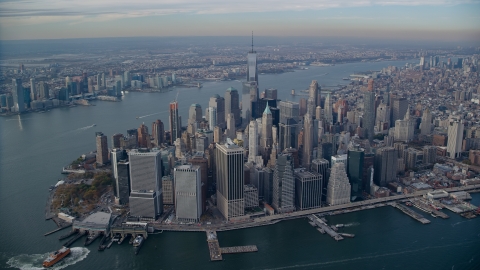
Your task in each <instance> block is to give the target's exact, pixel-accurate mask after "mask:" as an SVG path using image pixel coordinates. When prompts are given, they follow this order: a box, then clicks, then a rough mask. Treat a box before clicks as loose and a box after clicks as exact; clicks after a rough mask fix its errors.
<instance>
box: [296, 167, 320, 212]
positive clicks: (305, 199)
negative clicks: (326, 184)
mask: <svg viewBox="0 0 480 270" xmlns="http://www.w3.org/2000/svg"><path fill="white" fill-rule="evenodd" d="M294 175H295V201H296V206H297V210H300V211H301V210H307V209H312V208H318V207H321V206H322V189H323V187H322V182H323V179H322V176H321V175H320V174H318V173H313V172H309V171H307V170H305V169H304V168H298V169H295V170H294Z"/></svg>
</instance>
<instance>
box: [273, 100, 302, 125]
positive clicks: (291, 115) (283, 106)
mask: <svg viewBox="0 0 480 270" xmlns="http://www.w3.org/2000/svg"><path fill="white" fill-rule="evenodd" d="M278 106H279V109H280V123H283V124H286V123H287V119H294V120H295V122H298V120H299V117H300V105H299V104H298V103H297V102H293V101H288V100H287V101H280V102H279V104H278Z"/></svg>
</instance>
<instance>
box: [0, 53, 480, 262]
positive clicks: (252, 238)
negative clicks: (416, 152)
mask: <svg viewBox="0 0 480 270" xmlns="http://www.w3.org/2000/svg"><path fill="white" fill-rule="evenodd" d="M404 64H405V62H404V61H401V62H375V63H352V64H344V65H336V66H330V67H310V68H309V69H308V70H303V71H297V72H289V73H284V74H278V75H262V76H260V78H259V81H260V87H261V88H262V89H264V88H270V87H274V88H278V89H279V98H280V99H289V100H298V99H299V98H300V97H297V96H294V97H292V96H291V89H296V90H303V89H306V88H307V87H308V85H309V84H310V82H311V80H315V79H316V80H318V81H319V83H320V84H321V85H323V84H324V85H326V86H329V85H337V84H341V83H345V82H344V81H343V80H342V78H344V77H348V76H349V75H350V74H352V73H355V72H356V71H362V70H379V69H381V68H383V67H386V66H389V65H397V66H403V65H404ZM325 73H329V75H328V76H320V75H321V74H325ZM230 86H233V87H235V88H237V89H241V83H240V82H235V81H226V82H205V83H204V84H203V88H201V89H198V88H181V89H180V93H179V96H178V102H179V112H180V114H181V116H182V118H184V119H187V114H188V107H189V106H190V105H191V104H192V103H199V104H200V105H201V106H202V108H206V104H207V102H208V98H209V97H210V96H212V95H213V94H220V95H223V93H224V92H225V90H226V89H227V88H228V87H230ZM176 94H177V92H176V91H171V92H167V93H134V92H131V93H128V94H126V96H125V97H124V98H123V100H122V102H102V103H101V104H99V103H100V102H101V101H97V104H98V105H97V106H91V107H82V106H77V107H74V108H61V109H57V110H52V111H51V112H48V113H42V114H28V115H25V116H11V117H5V118H3V117H2V118H0V205H1V207H0V216H1V222H0V230H1V231H2V232H3V234H2V245H0V268H7V269H8V268H10V269H15V268H16V269H26V268H34V267H35V268H37V267H38V268H39V267H41V263H42V262H43V260H44V259H45V257H46V256H47V255H48V254H49V253H51V252H53V251H55V250H58V249H59V248H60V245H61V244H63V243H64V242H65V240H62V241H59V240H58V238H59V237H60V236H61V235H64V234H66V233H67V230H68V229H66V230H62V231H59V232H56V233H53V234H51V235H49V236H44V234H45V233H46V232H50V231H52V230H54V229H56V226H55V224H54V223H53V222H52V221H45V201H46V199H47V195H48V188H49V187H50V185H53V184H55V183H56V182H57V180H58V178H60V177H62V176H61V175H60V169H61V168H62V167H64V166H66V165H67V164H68V163H69V162H71V161H72V160H75V159H76V158H77V157H78V156H79V155H81V154H82V153H86V152H89V151H91V150H93V149H95V132H96V131H101V132H103V133H105V134H106V135H108V136H111V135H113V134H114V133H117V132H125V131H126V130H127V129H130V128H137V127H138V126H139V125H140V124H141V123H142V122H145V123H146V124H149V125H150V124H151V122H153V121H154V120H156V119H161V120H162V121H163V122H164V123H168V113H161V114H155V115H152V116H149V117H145V118H142V119H136V117H137V116H145V115H150V114H154V113H157V112H163V111H165V108H167V106H168V104H169V102H170V101H172V100H173V99H174V98H175V96H176ZM93 123H95V124H96V126H94V127H90V126H91V125H92V124H93ZM109 143H110V141H109ZM472 197H473V199H472V204H474V205H480V194H478V193H473V194H472ZM412 209H413V210H414V211H417V212H418V213H420V214H424V215H425V213H424V212H421V211H419V210H418V209H416V208H412ZM442 211H445V212H446V213H447V214H448V215H449V216H450V218H449V219H441V218H432V217H431V216H429V215H425V216H426V218H428V219H429V220H430V221H431V223H430V224H428V225H423V224H421V223H420V222H418V221H416V220H415V219H413V218H411V217H409V216H407V215H405V214H404V213H402V212H401V211H399V210H398V209H395V208H393V207H390V206H386V207H378V208H373V209H370V210H362V211H356V212H351V213H345V214H340V215H335V216H326V217H325V218H326V219H327V221H328V224H329V225H331V224H344V228H342V229H341V232H342V233H348V234H354V235H355V237H354V238H349V239H345V240H342V241H338V242H336V241H334V240H332V238H331V237H330V236H328V235H326V234H321V233H320V232H319V231H318V230H317V229H316V228H314V227H312V226H311V225H310V224H308V221H309V220H308V218H307V217H301V218H298V219H294V220H287V221H281V222H278V223H276V224H272V225H268V226H261V227H255V228H249V229H240V230H233V231H217V234H218V239H219V241H220V247H237V246H249V245H255V246H257V248H258V252H251V253H239V254H225V255H223V261H219V262H211V261H210V253H209V249H208V246H207V243H206V237H205V232H170V231H164V232H163V233H160V234H152V235H149V237H148V240H146V241H145V243H144V244H143V246H142V249H141V251H140V252H139V254H138V255H135V253H134V251H133V248H132V246H131V245H128V243H123V244H122V245H117V244H114V245H112V246H111V248H109V249H106V250H105V251H103V252H99V251H97V247H98V244H99V242H100V240H96V242H94V243H93V244H92V245H91V246H88V247H86V248H85V247H84V246H83V241H81V240H79V241H76V242H75V243H74V244H73V245H72V246H71V248H72V254H71V255H69V258H66V259H65V264H64V265H63V266H68V267H67V268H66V269H204V268H207V267H208V269H212V270H215V269H319V268H321V269H395V268H397V269H480V229H479V228H480V218H474V219H465V218H463V217H461V216H460V215H458V214H454V213H451V212H448V211H446V210H442ZM58 267H62V266H61V265H60V266H58Z"/></svg>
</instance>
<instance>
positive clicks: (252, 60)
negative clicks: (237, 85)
mask: <svg viewBox="0 0 480 270" xmlns="http://www.w3.org/2000/svg"><path fill="white" fill-rule="evenodd" d="M257 99H258V70H257V52H256V51H254V50H253V35H252V50H251V51H249V52H248V54H247V81H246V82H245V83H244V84H243V89H242V119H243V123H244V124H248V123H249V122H250V119H251V118H252V102H255V101H257Z"/></svg>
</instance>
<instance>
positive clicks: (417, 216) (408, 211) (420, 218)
mask: <svg viewBox="0 0 480 270" xmlns="http://www.w3.org/2000/svg"><path fill="white" fill-rule="evenodd" d="M392 206H393V207H395V208H397V209H400V211H402V212H403V213H405V214H407V215H409V216H410V217H412V218H413V219H415V220H417V221H419V222H421V223H422V224H428V223H430V220H428V219H426V218H425V217H423V216H422V215H420V214H419V213H417V212H415V211H413V210H411V209H409V208H407V207H406V206H403V205H401V204H398V203H392Z"/></svg>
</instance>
